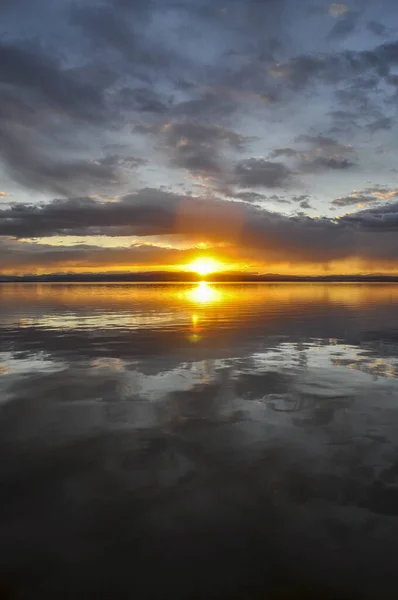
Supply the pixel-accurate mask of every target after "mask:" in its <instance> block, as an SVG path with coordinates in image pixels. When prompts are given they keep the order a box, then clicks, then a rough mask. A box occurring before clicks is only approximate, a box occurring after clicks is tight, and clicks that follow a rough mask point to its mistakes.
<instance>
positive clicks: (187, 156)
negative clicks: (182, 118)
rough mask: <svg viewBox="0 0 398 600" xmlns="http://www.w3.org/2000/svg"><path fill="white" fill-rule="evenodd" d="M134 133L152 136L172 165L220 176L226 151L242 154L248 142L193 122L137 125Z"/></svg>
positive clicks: (245, 138) (216, 128) (225, 130)
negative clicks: (169, 158) (165, 152)
mask: <svg viewBox="0 0 398 600" xmlns="http://www.w3.org/2000/svg"><path fill="white" fill-rule="evenodd" d="M136 130H137V131H138V132H140V133H143V134H151V135H155V136H156V137H157V138H158V140H159V144H160V147H161V148H162V147H163V148H164V149H165V150H166V151H167V152H168V153H169V155H170V157H171V163H172V164H173V165H174V166H176V167H180V168H183V169H188V170H189V171H192V172H194V173H197V172H199V173H210V174H215V173H220V172H221V171H222V170H223V165H224V152H223V151H225V150H233V151H236V152H237V151H242V150H243V149H244V148H245V145H246V143H247V141H248V138H247V137H246V136H244V135H241V134H239V133H236V132H235V131H232V130H231V129H227V128H225V127H221V126H219V125H207V124H200V123H195V122H179V123H173V122H171V123H165V124H163V125H157V124H155V125H138V126H137V127H136Z"/></svg>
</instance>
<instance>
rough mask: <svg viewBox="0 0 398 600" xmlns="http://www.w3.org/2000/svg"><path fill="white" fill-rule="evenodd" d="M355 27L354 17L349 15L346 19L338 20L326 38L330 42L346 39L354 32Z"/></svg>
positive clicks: (355, 20)
mask: <svg viewBox="0 0 398 600" xmlns="http://www.w3.org/2000/svg"><path fill="white" fill-rule="evenodd" d="M356 26H357V19H356V16H354V15H353V14H350V15H349V16H348V17H346V18H343V19H341V20H339V21H338V22H337V23H336V24H335V25H334V26H333V27H332V29H331V30H330V32H329V34H328V38H329V39H330V40H340V39H343V38H345V37H347V36H348V35H349V34H350V33H352V32H353V31H355V29H356Z"/></svg>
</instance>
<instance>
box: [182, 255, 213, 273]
mask: <svg viewBox="0 0 398 600" xmlns="http://www.w3.org/2000/svg"><path fill="white" fill-rule="evenodd" d="M220 267H221V263H220V262H219V261H218V260H215V259H214V258H196V259H195V260H194V261H192V262H191V263H190V264H189V265H187V268H188V270H189V271H193V272H194V273H197V274H198V275H209V273H214V272H216V271H220Z"/></svg>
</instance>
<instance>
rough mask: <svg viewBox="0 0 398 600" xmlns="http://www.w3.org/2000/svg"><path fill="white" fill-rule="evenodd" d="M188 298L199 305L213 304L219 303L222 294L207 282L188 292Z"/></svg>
mask: <svg viewBox="0 0 398 600" xmlns="http://www.w3.org/2000/svg"><path fill="white" fill-rule="evenodd" d="M187 297H188V298H189V300H191V301H192V302H196V303H197V304H211V303H213V302H219V301H220V300H221V299H222V293H221V292H220V291H219V290H216V289H215V288H214V287H212V286H211V285H209V284H208V283H206V281H201V282H200V283H199V284H198V285H197V286H196V287H195V288H193V289H192V290H189V291H188V293H187Z"/></svg>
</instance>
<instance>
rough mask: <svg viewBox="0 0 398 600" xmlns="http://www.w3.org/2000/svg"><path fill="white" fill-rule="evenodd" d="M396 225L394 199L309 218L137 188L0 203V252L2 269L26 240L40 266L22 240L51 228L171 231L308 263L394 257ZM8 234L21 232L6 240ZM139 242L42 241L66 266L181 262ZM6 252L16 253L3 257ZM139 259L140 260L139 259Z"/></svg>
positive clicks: (244, 254)
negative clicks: (104, 195)
mask: <svg viewBox="0 0 398 600" xmlns="http://www.w3.org/2000/svg"><path fill="white" fill-rule="evenodd" d="M374 190H375V191H374V193H375V194H377V193H379V194H380V195H383V194H385V193H388V192H386V190H385V188H382V187H378V188H374ZM374 197H375V198H376V199H377V200H378V201H380V200H381V198H377V196H374ZM303 202H304V203H305V204H306V206H305V208H308V206H307V203H308V201H307V200H302V201H301V202H300V203H303ZM301 208H302V207H301ZM397 229H398V203H392V204H389V205H382V206H375V207H372V208H371V209H368V210H362V211H359V212H356V213H351V214H347V215H344V216H343V217H340V218H339V219H338V220H334V219H326V218H316V219H312V218H309V217H307V216H305V215H303V214H297V215H296V216H286V215H281V214H278V213H274V212H271V211H269V210H266V209H265V208H260V207H258V206H254V205H253V204H250V203H248V202H236V201H228V200H221V199H219V198H203V197H189V196H183V195H178V194H174V193H170V192H162V191H159V190H155V189H143V190H141V191H140V192H137V193H135V194H129V195H127V196H124V197H122V198H120V199H118V200H117V201H115V202H103V201H100V200H98V199H93V198H75V199H69V200H54V201H53V202H51V203H49V204H42V205H39V206H31V205H24V204H14V205H12V206H10V207H9V208H4V209H0V235H1V236H3V242H2V243H3V244H5V245H6V246H7V245H8V246H9V248H11V251H9V252H8V254H7V253H5V252H2V254H1V256H2V266H1V269H2V270H3V271H4V270H7V269H8V270H9V266H10V265H12V264H13V265H16V262H15V261H17V260H18V258H17V250H18V248H19V249H21V248H23V249H29V248H31V249H32V253H31V256H30V258H29V260H30V261H31V262H30V263H29V264H32V261H33V262H35V264H36V265H37V266H38V268H40V264H43V263H44V262H45V261H44V258H43V257H40V254H39V253H38V252H39V250H40V248H41V246H42V244H39V245H37V244H33V243H28V242H27V241H23V240H24V239H25V240H26V239H28V238H32V237H40V236H54V235H62V236H64V237H65V236H68V235H77V236H83V235H109V236H139V237H141V238H142V239H143V240H144V241H145V238H146V237H147V236H157V238H158V239H159V240H161V239H162V238H164V240H166V241H167V240H169V239H171V238H172V237H174V238H175V237H176V236H177V237H180V238H181V239H183V240H185V243H186V244H188V245H192V246H195V245H196V244H197V242H198V241H201V242H207V243H208V244H209V245H210V248H211V247H212V246H213V245H216V246H217V248H221V249H222V250H220V251H219V250H217V253H218V254H219V253H220V252H221V255H222V253H224V254H225V256H226V257H227V258H228V260H231V259H232V258H233V259H234V260H236V258H238V259H239V260H247V261H255V262H256V261H257V262H258V261H260V262H261V261H262V260H266V261H267V262H269V263H286V262H288V263H290V264H291V265H300V264H309V263H310V264H312V265H314V266H316V265H325V264H328V263H330V262H331V261H332V262H334V261H344V260H351V259H358V260H362V261H364V263H366V261H368V262H369V261H377V260H383V261H390V262H391V261H398V237H397V235H396V233H397ZM12 237H16V238H20V239H21V238H22V240H21V241H19V242H17V241H16V240H10V238H12ZM10 244H11V245H10ZM18 244H26V245H25V246H18ZM144 245H145V247H146V246H147V245H146V244H144ZM138 246H139V247H138ZM141 246H142V245H140V244H138V245H137V246H134V247H133V248H132V249H131V252H133V251H134V252H137V253H138V254H133V253H132V254H131V255H129V253H128V252H127V253H126V249H120V254H117V253H116V251H115V252H113V250H112V252H111V251H109V248H106V249H105V248H101V249H99V250H93V247H92V246H90V247H85V246H79V247H73V248H69V250H68V249H66V248H59V247H58V248H57V247H52V248H51V249H50V248H48V247H47V246H46V248H44V250H43V249H42V250H43V251H45V252H46V253H56V256H55V255H54V257H53V258H52V259H51V260H53V262H52V264H53V265H54V264H59V265H62V261H64V264H65V265H68V266H69V265H72V263H73V262H75V263H76V265H81V266H82V267H85V266H89V265H90V264H96V265H100V266H104V265H105V264H109V265H111V264H113V265H117V264H120V265H127V264H128V260H129V256H130V261H131V264H144V258H143V256H144V255H145V256H148V257H149V256H150V258H148V263H147V264H149V265H150V264H154V263H155V262H156V261H160V264H165V261H166V260H172V261H173V263H172V264H180V262H181V261H180V259H181V256H182V255H180V254H178V252H176V253H175V254H174V255H173V254H172V252H171V251H170V254H169V256H168V257H166V254H164V255H163V258H164V260H163V258H162V256H161V253H162V252H163V250H159V251H158V250H156V249H154V248H152V249H151V252H152V254H151V252H150V251H149V250H146V249H144V248H141ZM37 248H39V250H37ZM10 252H11V254H14V255H15V258H12V257H11V258H9V257H10V256H11V254H10ZM33 252H36V254H33ZM68 252H70V254H68ZM108 252H109V258H107V253H108ZM145 252H148V254H145ZM156 252H157V254H156ZM79 253H80V255H79ZM139 257H141V258H139ZM133 259H134V261H136V262H134V261H133ZM21 260H22V259H21ZM46 260H47V263H46V264H49V262H48V261H49V256H48V255H47V258H46ZM138 260H141V261H142V262H141V263H138ZM56 261H59V262H58V263H56ZM151 261H152V263H151ZM21 264H22V263H21ZM167 264H169V263H167ZM65 268H66V267H65Z"/></svg>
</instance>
